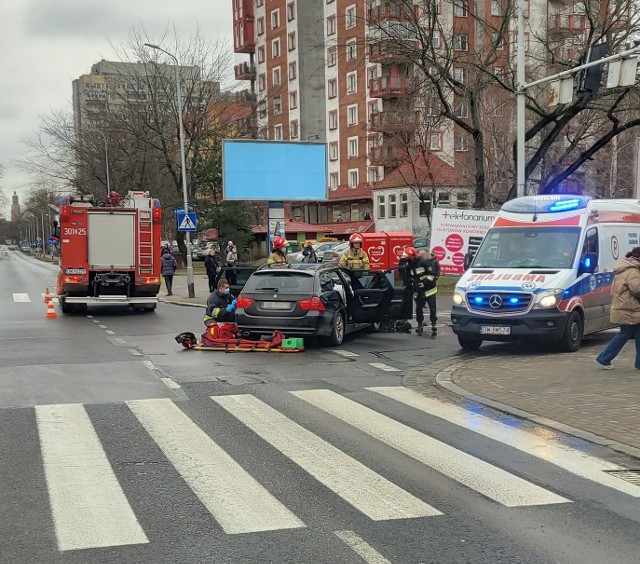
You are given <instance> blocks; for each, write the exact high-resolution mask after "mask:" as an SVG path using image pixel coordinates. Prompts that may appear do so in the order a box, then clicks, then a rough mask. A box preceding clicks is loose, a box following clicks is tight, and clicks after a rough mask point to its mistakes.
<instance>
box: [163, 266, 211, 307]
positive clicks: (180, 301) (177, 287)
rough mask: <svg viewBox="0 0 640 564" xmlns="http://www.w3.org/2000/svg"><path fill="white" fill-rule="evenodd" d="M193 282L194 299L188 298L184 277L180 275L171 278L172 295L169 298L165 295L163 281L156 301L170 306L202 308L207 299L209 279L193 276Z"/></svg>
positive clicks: (198, 275) (165, 288)
mask: <svg viewBox="0 0 640 564" xmlns="http://www.w3.org/2000/svg"><path fill="white" fill-rule="evenodd" d="M193 282H194V285H193V286H194V290H195V294H196V297H195V298H190V297H189V288H188V285H187V277H186V275H185V276H182V275H180V276H174V277H173V293H172V294H173V295H171V296H168V295H167V287H166V285H165V284H164V281H163V283H162V288H161V289H160V294H159V295H158V299H159V300H160V301H161V302H167V303H171V304H177V305H184V306H192V307H200V308H204V307H205V306H206V305H207V298H208V297H209V278H208V277H207V276H203V275H202V274H195V275H194V278H193Z"/></svg>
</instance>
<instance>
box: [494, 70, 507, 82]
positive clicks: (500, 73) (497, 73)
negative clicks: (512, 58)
mask: <svg viewBox="0 0 640 564" xmlns="http://www.w3.org/2000/svg"><path fill="white" fill-rule="evenodd" d="M493 76H495V77H496V78H497V79H499V80H502V79H503V78H504V67H493Z"/></svg>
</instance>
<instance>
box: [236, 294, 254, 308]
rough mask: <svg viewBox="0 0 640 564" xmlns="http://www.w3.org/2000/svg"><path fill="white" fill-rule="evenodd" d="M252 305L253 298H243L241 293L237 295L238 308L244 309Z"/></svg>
mask: <svg viewBox="0 0 640 564" xmlns="http://www.w3.org/2000/svg"><path fill="white" fill-rule="evenodd" d="M252 305H253V300H252V299H251V298H245V297H244V296H243V295H242V294H240V295H239V296H238V304H237V306H238V307H239V308H243V309H246V308H248V307H251V306H252Z"/></svg>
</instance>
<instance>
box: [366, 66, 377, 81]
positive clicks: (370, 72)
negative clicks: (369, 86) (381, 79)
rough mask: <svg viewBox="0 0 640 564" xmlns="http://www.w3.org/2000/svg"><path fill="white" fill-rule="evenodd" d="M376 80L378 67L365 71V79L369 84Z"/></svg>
mask: <svg viewBox="0 0 640 564" xmlns="http://www.w3.org/2000/svg"><path fill="white" fill-rule="evenodd" d="M376 78H378V67H369V68H368V69H367V79H368V81H369V83H371V81H372V80H375V79H376Z"/></svg>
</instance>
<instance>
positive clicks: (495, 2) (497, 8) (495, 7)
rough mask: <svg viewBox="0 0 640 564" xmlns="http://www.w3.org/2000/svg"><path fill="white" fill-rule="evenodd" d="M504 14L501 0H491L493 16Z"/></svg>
mask: <svg viewBox="0 0 640 564" xmlns="http://www.w3.org/2000/svg"><path fill="white" fill-rule="evenodd" d="M502 12H503V9H502V1H501V0H491V15H492V16H501V15H502Z"/></svg>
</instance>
